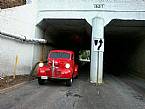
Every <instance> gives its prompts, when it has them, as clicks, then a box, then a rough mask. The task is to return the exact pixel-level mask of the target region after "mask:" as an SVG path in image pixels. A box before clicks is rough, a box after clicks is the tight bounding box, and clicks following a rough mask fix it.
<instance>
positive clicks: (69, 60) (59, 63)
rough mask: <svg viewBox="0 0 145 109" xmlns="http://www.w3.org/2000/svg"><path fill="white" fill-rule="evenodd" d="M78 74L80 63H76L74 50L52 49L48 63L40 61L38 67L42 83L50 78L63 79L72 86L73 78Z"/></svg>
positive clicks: (38, 75)
mask: <svg viewBox="0 0 145 109" xmlns="http://www.w3.org/2000/svg"><path fill="white" fill-rule="evenodd" d="M77 76H78V65H77V64H76V63H75V59H74V52H73V51H68V50H51V51H50V52H49V54H48V60H47V64H45V63H42V62H40V63H39V67H38V69H37V77H38V83H39V84H40V85H42V84H44V82H45V80H48V79H63V80H65V82H66V85H67V86H71V85H72V80H73V78H76V77H77Z"/></svg>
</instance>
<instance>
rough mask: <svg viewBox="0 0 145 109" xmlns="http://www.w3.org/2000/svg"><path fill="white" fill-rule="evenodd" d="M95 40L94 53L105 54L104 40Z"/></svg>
mask: <svg viewBox="0 0 145 109" xmlns="http://www.w3.org/2000/svg"><path fill="white" fill-rule="evenodd" d="M93 40H94V41H93V46H94V47H93V48H94V51H100V52H104V39H103V38H94V39H93Z"/></svg>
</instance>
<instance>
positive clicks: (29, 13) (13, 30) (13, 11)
mask: <svg viewBox="0 0 145 109" xmlns="http://www.w3.org/2000/svg"><path fill="white" fill-rule="evenodd" d="M35 23H36V12H35V10H34V8H33V6H32V5H31V4H29V5H24V6H19V7H15V8H9V9H3V10H1V11H0V25H1V27H0V31H3V32H6V33H9V34H14V35H20V36H21V35H24V36H26V37H28V38H33V37H35Z"/></svg>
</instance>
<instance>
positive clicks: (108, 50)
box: [37, 19, 145, 78]
mask: <svg viewBox="0 0 145 109" xmlns="http://www.w3.org/2000/svg"><path fill="white" fill-rule="evenodd" d="M37 27H39V29H41V34H42V36H43V38H45V39H47V40H48V43H47V47H45V51H46V52H45V53H46V54H45V55H46V58H47V54H48V51H49V50H51V49H68V50H73V51H75V53H76V57H77V58H79V51H80V50H91V37H92V34H91V33H92V27H91V26H90V24H89V23H88V22H87V21H86V20H85V19H43V20H42V21H41V22H40V23H39V24H38V25H37ZM144 30H145V21H143V20H120V19H114V20H112V21H111V22H110V23H109V24H108V25H106V27H105V28H104V40H105V45H104V60H103V72H104V73H109V74H110V73H111V74H114V75H128V74H130V75H137V76H140V77H143V78H145V73H144V72H145V67H144V66H145V61H144V58H145V32H144ZM87 67H88V69H87V70H88V72H89V69H90V64H88V65H87ZM87 67H86V66H85V68H87ZM87 76H89V74H87Z"/></svg>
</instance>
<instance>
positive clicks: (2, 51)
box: [0, 37, 33, 75]
mask: <svg viewBox="0 0 145 109" xmlns="http://www.w3.org/2000/svg"><path fill="white" fill-rule="evenodd" d="M16 55H17V56H18V65H17V68H16V74H17V75H19V74H29V73H30V71H31V68H32V60H33V44H26V43H21V42H17V41H15V40H9V39H4V38H1V37H0V73H4V74H5V75H12V74H13V71H14V64H15V62H16Z"/></svg>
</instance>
